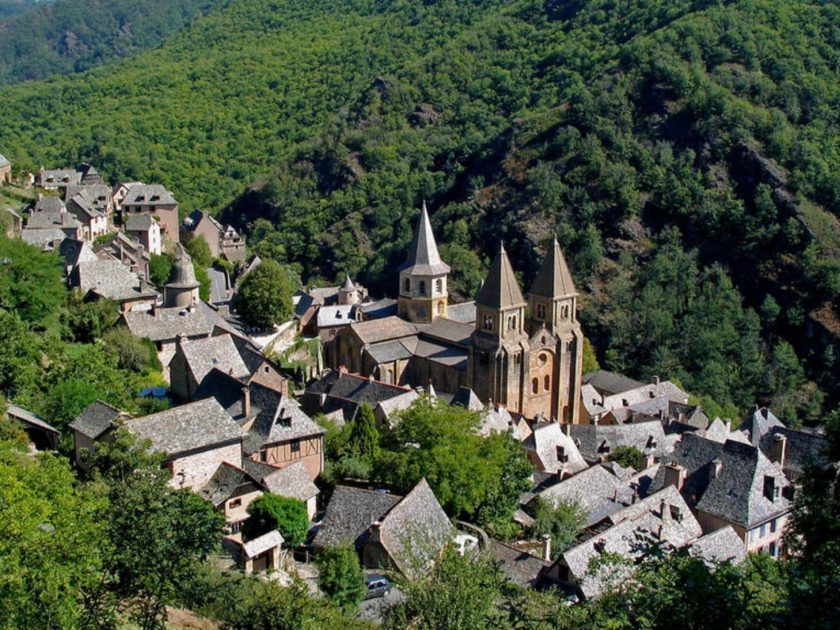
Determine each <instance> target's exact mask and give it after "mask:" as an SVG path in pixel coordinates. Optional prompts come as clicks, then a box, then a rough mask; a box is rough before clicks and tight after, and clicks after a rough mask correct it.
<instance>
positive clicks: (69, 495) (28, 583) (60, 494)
mask: <svg viewBox="0 0 840 630" xmlns="http://www.w3.org/2000/svg"><path fill="white" fill-rule="evenodd" d="M105 511H106V502H105V501H104V500H103V499H101V498H98V497H97V496H95V495H93V494H91V493H90V492H89V491H88V490H87V489H85V488H84V487H81V486H79V485H78V484H77V483H76V481H75V479H74V477H73V474H72V473H71V471H70V468H69V466H68V464H67V461H66V460H64V459H61V458H57V457H54V456H52V455H49V454H40V455H38V456H37V457H32V456H31V455H29V454H28V453H27V452H26V450H25V448H22V447H19V446H17V445H13V444H10V443H9V442H5V441H4V442H3V443H0V564H2V566H3V571H2V575H0V614H2V619H3V621H2V625H3V627H7V628H56V629H57V628H73V627H78V626H81V625H83V619H84V609H83V606H82V602H83V601H84V599H85V598H86V597H87V596H89V595H90V594H92V593H93V592H94V591H95V590H96V588H97V586H98V584H99V582H100V581H101V580H102V579H103V563H104V561H105V558H106V557H107V555H108V554H109V553H110V552H111V550H112V548H111V546H110V543H109V542H108V540H107V539H106V537H105V531H104V530H105V520H104V519H103V518H102V517H103V513H104V512H105ZM100 621H102V622H103V623H104V622H105V621H106V620H105V619H101V620H100Z"/></svg>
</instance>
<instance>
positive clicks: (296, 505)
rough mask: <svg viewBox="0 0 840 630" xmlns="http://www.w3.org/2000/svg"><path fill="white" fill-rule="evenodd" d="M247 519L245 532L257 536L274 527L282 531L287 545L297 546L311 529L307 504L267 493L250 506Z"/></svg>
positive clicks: (247, 534) (251, 536) (249, 536)
mask: <svg viewBox="0 0 840 630" xmlns="http://www.w3.org/2000/svg"><path fill="white" fill-rule="evenodd" d="M248 514H250V515H251V518H249V519H248V520H247V521H245V526H244V529H243V533H244V534H245V536H246V537H248V538H256V537H257V536H261V535H263V534H265V533H267V532H270V531H271V530H273V529H276V530H277V531H278V532H280V535H281V536H283V540H284V541H285V542H286V546H287V547H297V546H298V545H299V544H301V543H302V542H303V541H304V540H305V539H306V533H307V532H308V531H309V516H308V515H307V513H306V504H305V503H304V502H303V501H298V500H297V499H287V498H286V497H281V496H278V495H276V494H269V493H266V494H264V495H262V496H261V497H260V498H259V499H257V500H255V501H253V502H252V503H251V505H249V506H248Z"/></svg>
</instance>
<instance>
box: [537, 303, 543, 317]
mask: <svg viewBox="0 0 840 630" xmlns="http://www.w3.org/2000/svg"><path fill="white" fill-rule="evenodd" d="M537 319H543V320H544V319H545V304H537Z"/></svg>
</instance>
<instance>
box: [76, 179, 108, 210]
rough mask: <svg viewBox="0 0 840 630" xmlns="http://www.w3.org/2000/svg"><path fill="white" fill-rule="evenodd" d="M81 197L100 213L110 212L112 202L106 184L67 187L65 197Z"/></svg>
mask: <svg viewBox="0 0 840 630" xmlns="http://www.w3.org/2000/svg"><path fill="white" fill-rule="evenodd" d="M79 194H81V195H83V196H84V197H85V199H87V201H88V202H89V203H91V204H92V205H93V207H94V208H96V209H97V210H99V211H101V212H107V211H108V210H110V205H111V202H112V195H111V188H110V186H108V185H107V184H81V185H77V186H68V187H67V192H66V193H65V196H66V197H67V199H72V198H73V197H75V196H76V195H79Z"/></svg>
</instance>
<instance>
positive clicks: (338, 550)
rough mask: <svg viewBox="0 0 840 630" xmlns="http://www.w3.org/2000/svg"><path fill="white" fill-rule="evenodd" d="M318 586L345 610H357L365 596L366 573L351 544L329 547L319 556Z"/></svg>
mask: <svg viewBox="0 0 840 630" xmlns="http://www.w3.org/2000/svg"><path fill="white" fill-rule="evenodd" d="M318 586H319V587H320V589H321V590H322V591H323V592H324V594H325V595H326V596H327V597H328V598H329V599H330V601H331V602H333V603H334V604H335V605H336V606H338V607H339V608H341V609H342V610H344V611H345V612H352V611H354V610H356V608H357V607H358V605H359V602H361V601H362V599H363V598H364V596H365V575H364V572H363V571H362V566H361V565H360V564H359V556H358V555H357V554H356V550H355V549H354V548H353V547H352V546H351V545H338V546H335V547H328V548H327V549H325V550H324V552H323V553H322V554H321V555H320V556H318Z"/></svg>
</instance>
